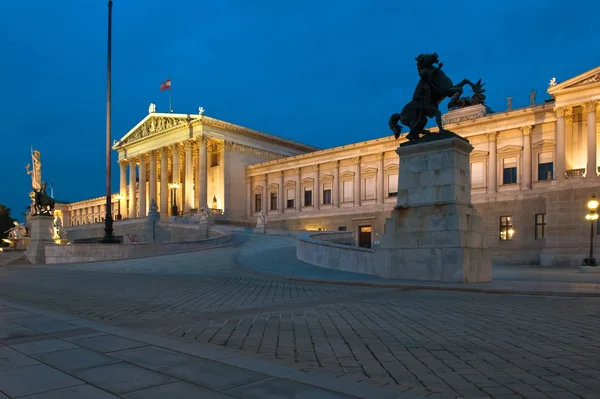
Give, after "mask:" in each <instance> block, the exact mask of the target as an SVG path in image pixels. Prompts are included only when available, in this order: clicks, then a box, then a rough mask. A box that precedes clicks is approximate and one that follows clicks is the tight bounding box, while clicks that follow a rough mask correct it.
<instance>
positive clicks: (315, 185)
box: [313, 165, 321, 211]
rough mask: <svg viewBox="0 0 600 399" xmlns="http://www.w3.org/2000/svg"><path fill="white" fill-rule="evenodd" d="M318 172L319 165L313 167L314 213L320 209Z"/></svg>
mask: <svg viewBox="0 0 600 399" xmlns="http://www.w3.org/2000/svg"><path fill="white" fill-rule="evenodd" d="M319 170H320V165H315V166H314V171H315V180H314V181H313V209H314V210H315V211H318V210H319V209H321V192H320V191H321V190H320V189H321V187H320V186H321V185H320V184H319Z"/></svg>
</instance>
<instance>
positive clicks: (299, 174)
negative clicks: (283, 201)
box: [295, 168, 303, 212]
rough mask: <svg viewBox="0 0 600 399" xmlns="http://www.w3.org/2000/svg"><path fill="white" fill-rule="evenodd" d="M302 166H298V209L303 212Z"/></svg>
mask: <svg viewBox="0 0 600 399" xmlns="http://www.w3.org/2000/svg"><path fill="white" fill-rule="evenodd" d="M302 200H303V198H302V168H296V201H295V202H296V204H295V205H296V211H297V212H302V203H303V202H302Z"/></svg>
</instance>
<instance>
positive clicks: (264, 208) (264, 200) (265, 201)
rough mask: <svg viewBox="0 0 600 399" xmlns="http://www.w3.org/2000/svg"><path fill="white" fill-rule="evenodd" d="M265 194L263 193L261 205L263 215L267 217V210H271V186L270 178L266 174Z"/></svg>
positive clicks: (264, 178)
mask: <svg viewBox="0 0 600 399" xmlns="http://www.w3.org/2000/svg"><path fill="white" fill-rule="evenodd" d="M262 180H263V192H262V204H261V208H262V211H263V213H264V214H265V215H266V214H267V212H268V211H267V209H269V206H268V202H269V198H268V197H269V189H268V184H269V177H268V176H267V175H266V174H264V175H263V178H262Z"/></svg>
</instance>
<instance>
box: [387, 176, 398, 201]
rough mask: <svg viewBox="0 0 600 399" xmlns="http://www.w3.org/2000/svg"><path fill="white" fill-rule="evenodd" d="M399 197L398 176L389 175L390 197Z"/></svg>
mask: <svg viewBox="0 0 600 399" xmlns="http://www.w3.org/2000/svg"><path fill="white" fill-rule="evenodd" d="M397 196H398V175H397V174H394V175H388V197H397Z"/></svg>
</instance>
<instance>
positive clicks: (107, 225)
mask: <svg viewBox="0 0 600 399" xmlns="http://www.w3.org/2000/svg"><path fill="white" fill-rule="evenodd" d="M111 53H112V0H108V57H107V82H106V216H105V218H104V237H103V238H102V240H101V242H103V243H114V242H116V240H115V238H114V237H113V219H112V201H111V198H112V193H111V191H112V190H111V146H110V144H111V143H110V139H111V121H110V117H111Z"/></svg>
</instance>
